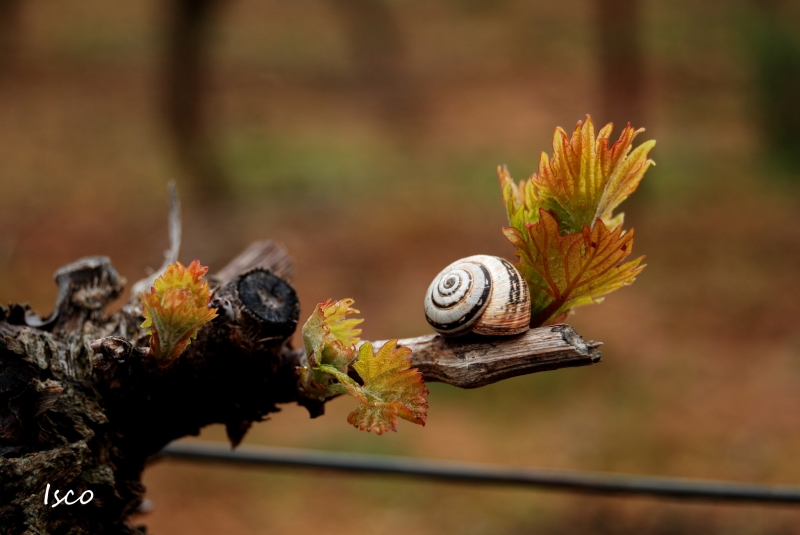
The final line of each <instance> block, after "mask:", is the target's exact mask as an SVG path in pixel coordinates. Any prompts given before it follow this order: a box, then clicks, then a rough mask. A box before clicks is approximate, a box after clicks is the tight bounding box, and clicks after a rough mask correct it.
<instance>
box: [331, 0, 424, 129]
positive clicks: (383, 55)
mask: <svg viewBox="0 0 800 535" xmlns="http://www.w3.org/2000/svg"><path fill="white" fill-rule="evenodd" d="M330 4H331V6H333V8H334V9H335V10H336V12H337V13H338V14H339V18H340V20H341V21H342V24H343V26H344V29H345V32H346V37H347V41H348V44H349V46H350V51H351V54H352V58H353V61H354V63H355V69H356V83H357V84H358V86H359V88H361V89H364V90H365V91H366V92H368V93H369V94H371V95H374V96H375V97H376V98H377V100H378V104H379V106H380V113H381V115H382V116H383V119H384V120H386V121H387V122H388V123H389V124H390V125H391V126H392V128H393V129H394V131H395V133H398V134H400V135H404V134H405V133H406V130H407V129H408V128H413V126H414V124H415V121H416V120H417V119H418V115H419V114H418V102H419V99H418V98H417V95H416V92H415V91H414V87H413V84H411V83H410V82H409V80H408V73H407V70H406V60H405V48H406V47H405V43H404V40H403V36H402V33H401V31H400V27H399V25H398V23H397V19H396V17H395V15H394V13H393V12H392V10H391V9H390V8H389V6H388V5H387V4H386V2H385V1H383V0H330Z"/></svg>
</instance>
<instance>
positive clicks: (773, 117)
mask: <svg viewBox="0 0 800 535" xmlns="http://www.w3.org/2000/svg"><path fill="white" fill-rule="evenodd" d="M784 4H785V2H782V1H781V0H753V5H754V7H755V8H756V17H754V18H753V19H752V20H753V21H754V30H755V31H751V32H749V33H750V36H751V39H750V46H749V48H750V51H751V54H752V58H753V63H754V67H755V81H756V92H757V99H758V104H757V105H758V115H759V120H760V123H761V127H762V131H763V137H764V140H765V141H766V144H767V149H768V151H769V153H770V156H771V157H772V159H773V161H775V162H776V163H778V165H780V166H782V167H784V168H785V169H787V170H789V171H797V170H800V36H798V29H797V26H796V25H794V26H792V25H791V24H790V22H789V19H788V17H786V16H785V15H784V13H785V12H784Z"/></svg>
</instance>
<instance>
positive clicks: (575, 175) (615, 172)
mask: <svg viewBox="0 0 800 535" xmlns="http://www.w3.org/2000/svg"><path fill="white" fill-rule="evenodd" d="M611 129H612V125H611V124H607V125H606V126H604V127H603V128H602V129H601V130H600V132H598V134H597V136H595V132H594V125H593V124H592V119H591V117H589V116H588V115H587V116H586V122H585V123H581V122H580V121H579V122H578V125H577V126H576V127H575V130H574V131H573V132H572V137H571V138H570V137H567V133H566V132H564V130H563V129H561V128H557V129H556V132H555V135H554V136H553V159H552V161H551V160H550V159H548V157H547V155H546V154H542V157H541V160H540V161H539V172H538V174H537V175H534V177H532V180H533V182H534V184H535V186H536V188H537V189H538V191H539V195H540V196H541V197H542V199H543V204H542V207H543V208H545V209H547V210H552V211H553V212H554V213H555V214H556V215H557V216H558V220H559V223H560V228H561V231H562V232H563V233H565V234H573V233H579V232H581V229H582V228H583V227H585V226H588V227H589V228H592V227H593V226H594V222H595V221H596V220H598V219H600V220H602V221H603V223H605V225H606V227H607V228H608V229H614V228H617V227H619V226H620V225H621V224H622V221H623V218H624V214H619V215H617V216H613V211H614V209H615V208H616V207H617V206H619V204H620V203H621V202H622V201H624V200H625V199H626V198H627V197H628V196H629V195H630V194H631V193H633V192H634V191H635V190H636V188H637V187H638V186H639V182H640V181H641V180H642V177H643V176H644V173H645V171H647V169H648V167H650V166H651V165H653V161H652V160H649V159H647V155H648V153H649V152H650V150H651V149H652V148H653V147H654V146H655V144H656V142H655V141H653V140H651V141H646V142H644V143H642V144H641V145H639V146H638V147H636V149H635V150H634V151H633V152H631V146H632V144H633V138H634V137H636V135H637V134H639V133H641V132H643V131H644V129H642V128H640V129H638V130H634V129H633V127H631V125H630V124H628V125H627V126H626V127H625V128H624V129H623V130H622V133H621V134H620V137H619V139H618V140H617V141H616V142H615V143H614V144H613V145H611V147H609V146H608V138H609V136H610V135H611Z"/></svg>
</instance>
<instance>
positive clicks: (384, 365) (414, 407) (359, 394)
mask: <svg viewBox="0 0 800 535" xmlns="http://www.w3.org/2000/svg"><path fill="white" fill-rule="evenodd" d="M410 354H411V350H410V349H408V348H405V347H400V348H398V347H397V340H390V341H389V342H386V343H385V344H384V345H383V347H381V348H380V349H379V350H378V353H377V354H375V353H374V352H373V349H372V344H370V343H369V342H366V343H364V344H363V345H362V346H361V348H360V349H359V351H358V361H356V363H355V364H354V365H353V368H354V369H355V370H356V372H358V375H359V376H360V377H361V379H362V380H363V381H364V385H363V386H359V385H358V384H357V383H355V382H352V381H351V382H345V381H343V383H344V384H345V386H346V387H347V389H348V390H349V391H350V393H351V394H352V395H354V396H355V397H356V398H357V399H358V400H359V401H360V402H361V404H360V405H359V406H358V408H357V409H356V410H354V411H353V412H351V413H350V415H349V416H348V417H347V421H348V422H350V423H351V424H353V425H354V426H356V427H358V428H359V429H361V430H363V431H375V433H377V434H379V435H380V434H382V433H385V432H386V431H389V430H392V431H395V430H396V427H397V417H398V416H399V417H400V418H403V419H405V420H408V421H410V422H414V423H415V424H420V425H425V420H426V418H427V416H428V400H427V399H426V397H427V395H428V389H427V388H425V382H424V381H423V380H422V373H420V372H419V371H418V370H417V369H416V368H412V367H411V362H410V361H409V359H408V356H409V355H410Z"/></svg>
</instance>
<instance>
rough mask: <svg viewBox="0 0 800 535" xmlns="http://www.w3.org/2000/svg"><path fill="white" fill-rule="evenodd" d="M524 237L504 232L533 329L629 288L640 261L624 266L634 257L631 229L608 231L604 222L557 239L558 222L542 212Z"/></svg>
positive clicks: (527, 226) (516, 233) (513, 232)
mask: <svg viewBox="0 0 800 535" xmlns="http://www.w3.org/2000/svg"><path fill="white" fill-rule="evenodd" d="M526 230H527V232H526V235H527V236H526V235H524V234H522V233H521V232H520V231H519V230H518V229H516V228H514V227H507V228H505V229H503V233H504V234H505V235H506V237H507V238H508V240H509V241H510V242H511V243H512V244H513V245H514V246H515V247H516V249H517V250H516V253H515V254H516V255H517V257H518V258H519V263H518V266H519V268H520V271H521V273H522V275H523V276H524V277H525V280H526V282H527V283H528V287H529V289H530V291H531V297H532V299H531V315H532V316H531V317H532V319H531V325H533V326H538V325H543V324H545V323H547V322H548V321H550V320H552V319H554V318H558V317H559V316H561V315H562V314H565V313H566V312H568V311H569V310H571V309H573V308H575V307H578V306H582V305H588V304H590V303H596V302H599V301H601V300H602V297H603V296H605V295H606V294H608V293H610V292H613V291H614V290H616V289H618V288H620V287H622V286H626V285H628V284H631V283H633V281H634V280H635V279H636V276H637V275H638V274H639V272H641V271H642V269H644V267H645V266H644V265H640V264H641V261H642V259H643V258H644V257H639V258H637V259H635V260H630V261H628V262H624V263H623V262H622V261H623V260H624V259H625V258H626V257H628V256H629V255H630V254H631V253H632V252H633V230H630V231H628V232H625V233H624V234H623V233H622V228H621V227H617V228H616V229H614V230H613V231H609V230H608V228H607V227H606V225H605V223H604V222H603V220H602V219H601V220H598V221H597V224H595V226H594V228H592V229H590V228H589V226H588V225H587V226H584V227H583V229H582V230H581V232H578V233H574V234H567V235H566V236H561V234H560V232H559V228H558V222H557V221H556V219H555V217H554V216H553V215H552V214H551V213H550V212H548V211H546V210H544V209H540V211H539V222H538V223H528V224H526Z"/></svg>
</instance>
